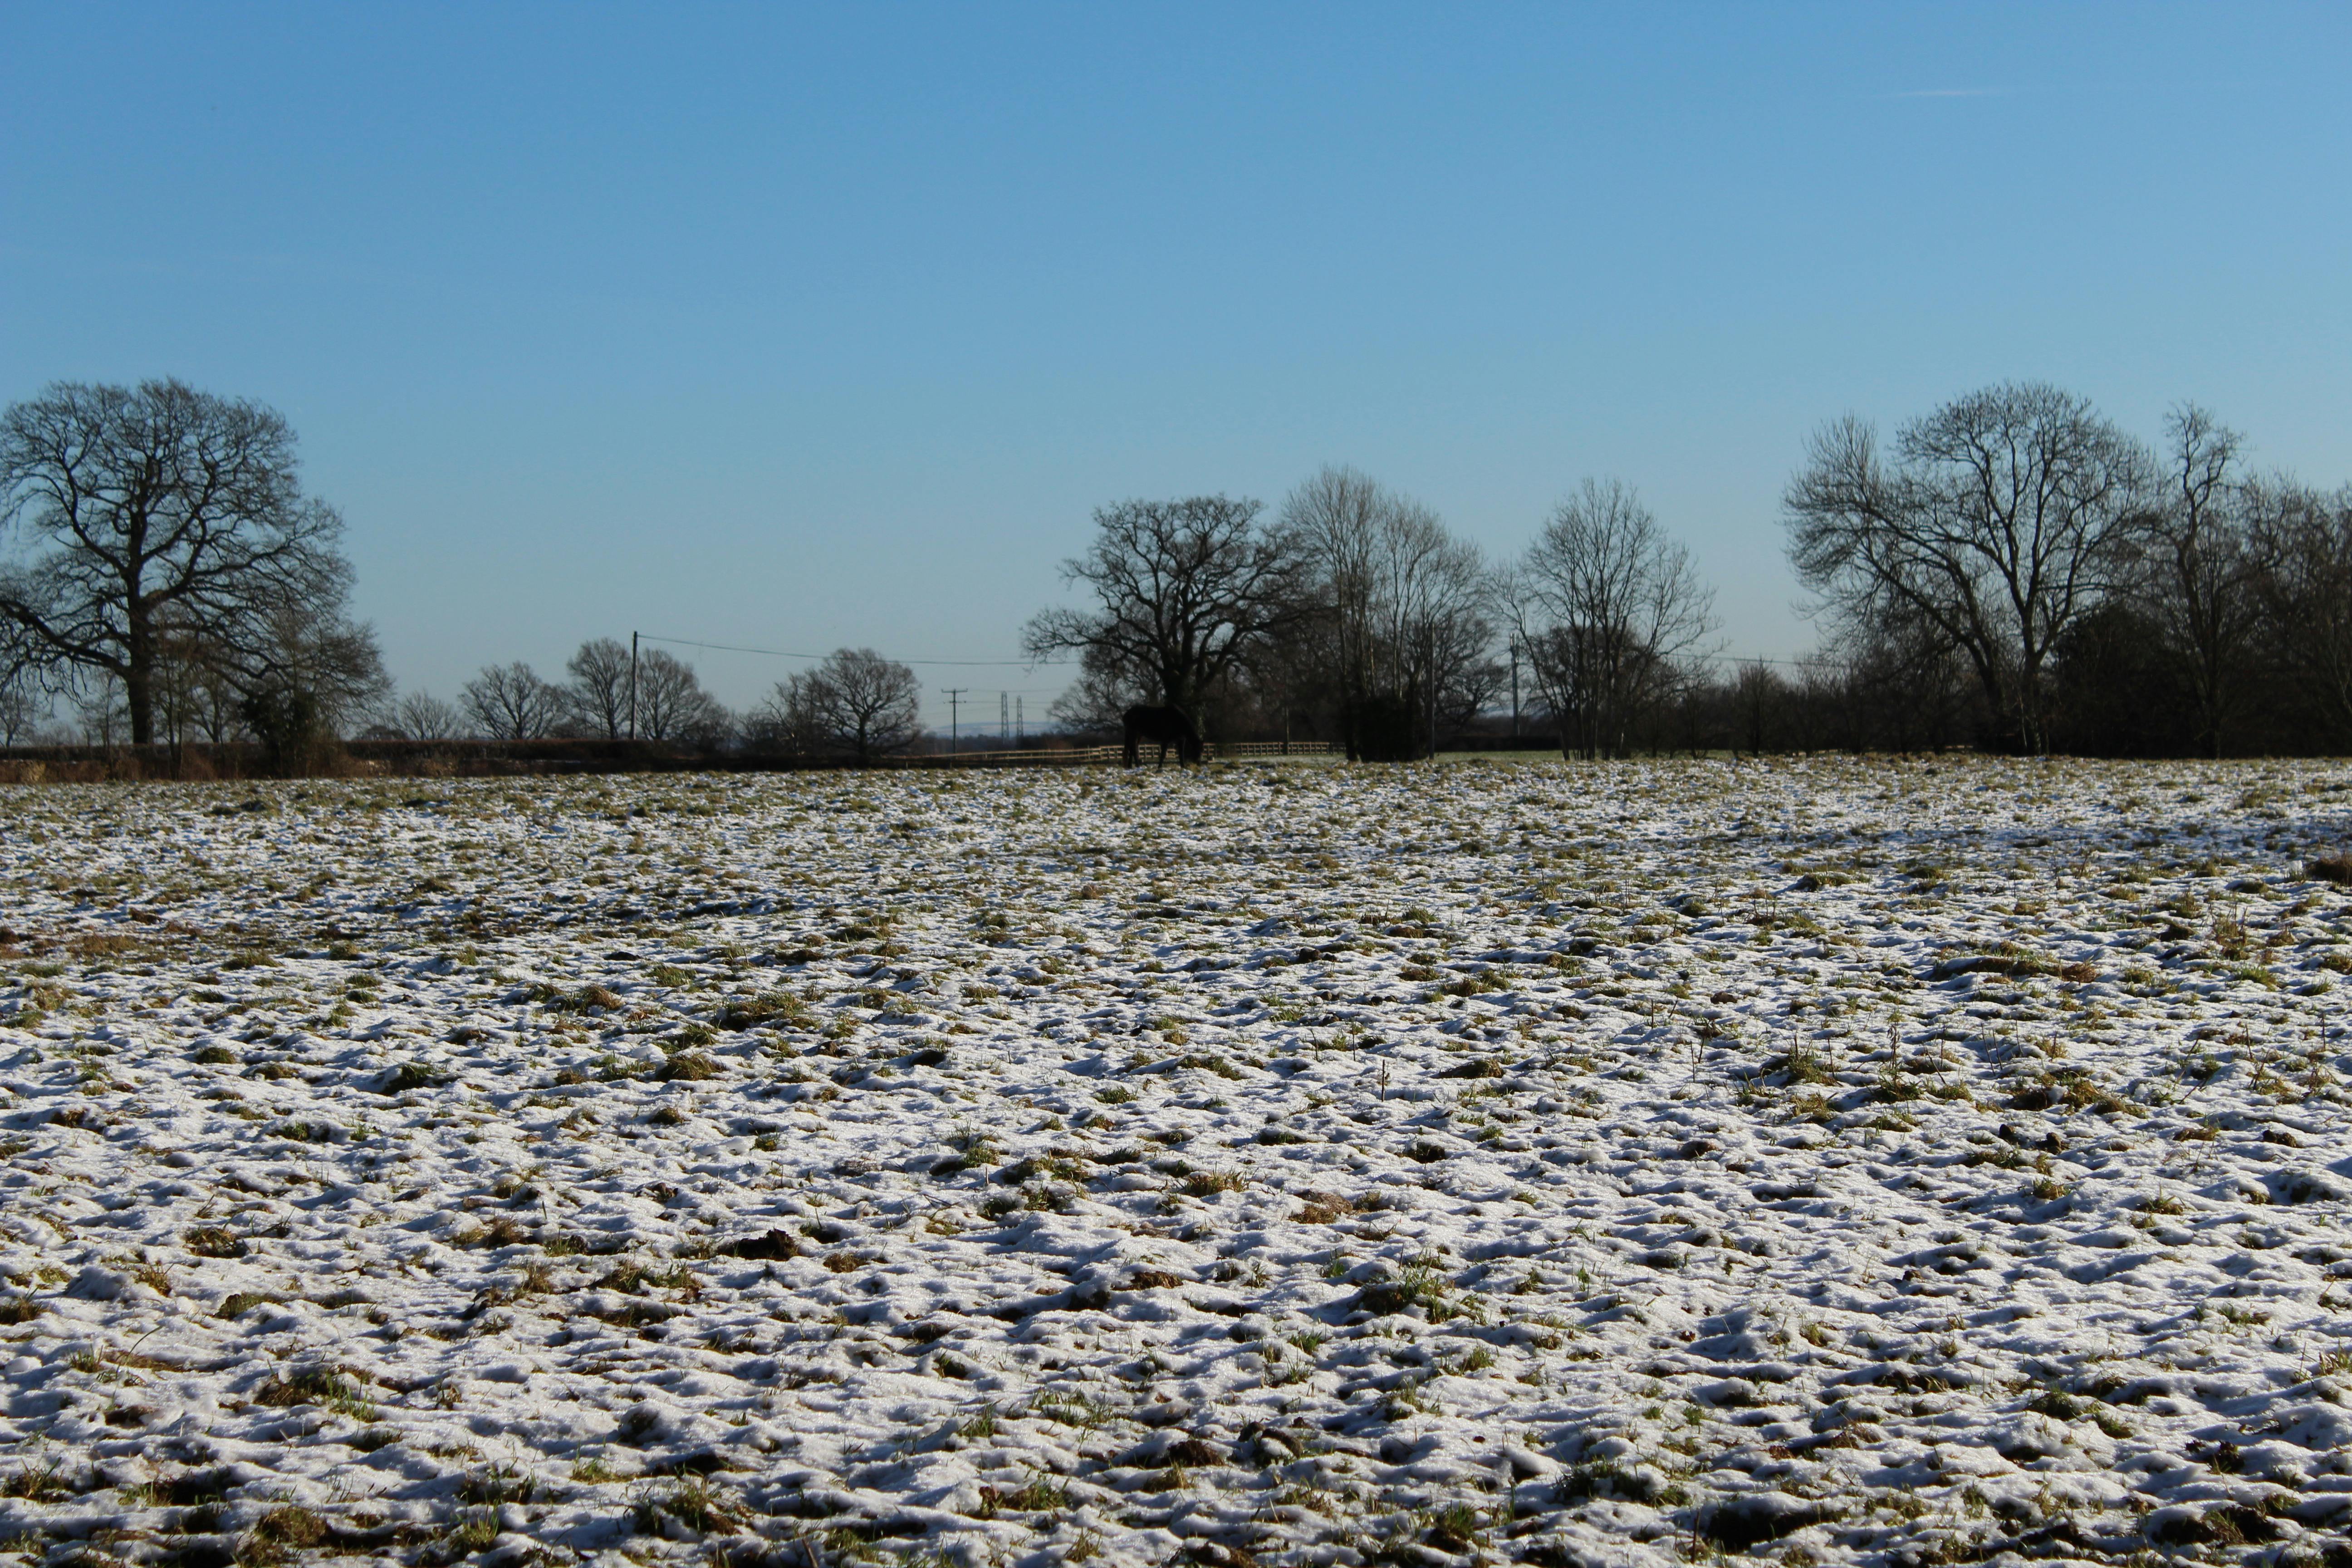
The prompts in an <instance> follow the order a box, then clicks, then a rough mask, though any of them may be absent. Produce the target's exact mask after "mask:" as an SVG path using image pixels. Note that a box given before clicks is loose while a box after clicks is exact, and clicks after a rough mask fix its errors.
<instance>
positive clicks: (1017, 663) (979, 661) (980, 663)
mask: <svg viewBox="0 0 2352 1568" xmlns="http://www.w3.org/2000/svg"><path fill="white" fill-rule="evenodd" d="M644 636H645V639H646V641H647V642H666V643H669V644H671V645H672V646H674V647H707V648H714V649H717V650H719V652H722V653H757V654H764V655H766V656H767V657H769V658H815V659H824V658H832V657H833V656H832V655H831V654H824V653H794V652H793V650H792V649H790V648H781V647H742V646H741V645H740V644H737V643H727V642H698V641H696V640H695V639H694V638H692V637H656V636H655V635H654V634H653V633H651V632H646V633H645V634H644ZM895 662H897V663H899V664H929V665H944V666H949V667H950V668H959V669H1035V668H1039V667H1041V666H1044V665H1057V664H1067V663H1069V662H1070V661H1069V660H1068V659H1066V658H1041V659H1037V660H1034V661H1031V660H1028V659H1019V658H902V659H898V660H897V661H895Z"/></svg>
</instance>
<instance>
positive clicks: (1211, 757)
mask: <svg viewBox="0 0 2352 1568" xmlns="http://www.w3.org/2000/svg"><path fill="white" fill-rule="evenodd" d="M1336 750H1337V748H1335V747H1334V746H1333V745H1332V744H1331V742H1328V741H1234V742H1226V743H1224V744H1223V745H1220V744H1216V743H1214V742H1204V743H1203V744H1202V747H1201V759H1202V761H1203V762H1239V761H1242V760H1244V759H1247V758H1254V757H1328V756H1330V755H1332V754H1333V752H1335V751H1336ZM1141 754H1142V757H1143V763H1144V765H1145V766H1146V767H1150V766H1151V765H1153V763H1154V762H1155V760H1156V759H1157V758H1158V757H1159V755H1160V748H1159V747H1158V746H1145V747H1144V748H1142V752H1141ZM1125 757H1126V752H1125V751H1124V749H1123V748H1121V747H1118V746H1059V747H1050V748H1039V749H1035V750H1032V751H993V752H933V753H931V754H929V755H927V756H919V757H891V758H888V759H887V761H886V762H885V763H884V764H883V765H885V766H888V767H894V768H1083V767H1100V766H1103V765H1106V764H1108V765H1113V766H1116V765H1117V764H1118V763H1120V762H1122V761H1124V760H1125ZM1168 761H1169V765H1170V766H1171V767H1172V766H1174V765H1175V762H1176V752H1175V748H1174V747H1172V746H1171V747H1170V748H1169V753H1168Z"/></svg>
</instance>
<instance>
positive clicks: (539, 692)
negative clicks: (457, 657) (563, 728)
mask: <svg viewBox="0 0 2352 1568" xmlns="http://www.w3.org/2000/svg"><path fill="white" fill-rule="evenodd" d="M457 700H458V702H459V703H460V704H461V705H462V706H463V707H464V708H465V710H466V712H467V716H468V717H469V718H471V719H472V720H473V721H474V723H475V725H476V726H477V727H478V729H479V731H480V732H481V733H482V734H483V735H484V736H485V737H487V738H488V739H489V740H493V741H537V740H541V739H542V738H544V737H545V736H547V735H548V734H550V733H551V732H552V731H554V729H555V727H556V725H557V724H558V723H560V722H561V721H562V718H563V711H564V700H563V690H562V688H561V687H557V686H551V685H549V684H548V683H547V682H546V681H544V680H541V679H540V678H539V673H538V671H536V670H534V669H532V668H531V667H530V666H529V665H527V664H524V663H522V662H521V661H520V660H517V661H516V662H515V663H512V664H487V665H484V666H483V667H482V672H481V673H480V674H479V675H478V676H476V677H474V679H471V680H469V681H467V682H466V684H465V686H464V687H463V688H461V689H459V691H458V693H457Z"/></svg>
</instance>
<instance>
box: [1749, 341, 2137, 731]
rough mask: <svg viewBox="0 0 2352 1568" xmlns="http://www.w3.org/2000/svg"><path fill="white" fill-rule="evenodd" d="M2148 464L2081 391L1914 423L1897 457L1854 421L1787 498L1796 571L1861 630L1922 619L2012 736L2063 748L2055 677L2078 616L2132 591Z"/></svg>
mask: <svg viewBox="0 0 2352 1568" xmlns="http://www.w3.org/2000/svg"><path fill="white" fill-rule="evenodd" d="M2150 505H2151V485H2150V468H2149V462H2148V459H2147V456H2146V454H2145V453H2144V452H2143V451H2142V450H2141V448H2140V447H2138V446H2137V444H2136V443H2134V442H2133V441H2132V440H2131V439H2130V438H2129V437H2126V436H2125V435H2124V434H2123V433H2122V432H2121V431H2119V430H2117V429H2116V427H2115V426H2112V425H2110V424H2108V423H2107V422H2106V421H2105V419H2102V418H2100V417H2099V416H2098V415H2097V414H2096V413H2095V411H2094V410H2093V409H2092V407H2091V405H2090V404H2089V403H2088V402H2087V401H2085V400H2084V399H2083V398H2080V397H2077V396H2075V395H2073V394H2072V393H2067V392H2062V391H2060V390H2059V389H2058V388H2057V387H2054V386H2049V385H2044V384H2039V383H2012V384H2003V385H2000V386H1994V387H1988V388H1986V389H1985V390H1983V391H1981V392H1973V393H1970V394H1969V395H1967V396H1965V397H1960V398H1957V399H1955V400H1954V401H1952V402H1950V403H1948V404H1946V405H1944V406H1943V407H1941V408H1939V409H1937V410H1936V412H1934V413H1933V414H1930V415H1928V416H1926V417H1925V418H1922V419H1916V420H1913V421H1912V422H1911V423H1910V424H1908V425H1906V426H1903V428H1902V429H1901V431H1899V432H1898V433H1897V434H1896V436H1895V447H1894V452H1893V455H1892V458H1891V460H1890V459H1889V458H1886V457H1883V456H1882V455H1881V454H1880V451H1879V447H1878V439H1877V435H1876V432H1875V431H1874V429H1873V428H1872V427H1871V426H1870V425H1868V424H1867V423H1865V422H1864V421H1863V420H1861V419H1858V418H1853V417H1848V418H1845V419H1842V420H1839V421H1837V422H1836V423H1834V424H1832V425H1830V426H1827V427H1826V428H1824V429H1823V430H1822V431H1821V432H1820V433H1819V434H1817V435H1816V436H1815V437H1813V439H1812V442H1811V449H1810V452H1809V454H1808V460H1807V462H1806V465H1805V467H1804V468H1802V469H1801V471H1800V472H1799V473H1798V475H1797V477H1796V478H1795V479H1792V480H1791V481H1790V485H1789V489H1788V493H1787V496H1786V500H1785V506H1786V510H1787V519H1788V526H1789V534H1790V550H1789V553H1790V560H1791V561H1792V562H1793V563H1794V564H1795V566H1796V568H1797V575H1798V577H1799V578H1800V579H1801V581H1802V582H1803V583H1804V584H1805V585H1806V586H1807V587H1808V588H1810V589H1811V590H1812V591H1813V592H1814V593H1815V594H1816V595H1819V596H1820V597H1821V599H1822V602H1823V603H1824V604H1825V605H1827V606H1829V607H1830V608H1832V609H1833V610H1835V611H1836V612H1838V613H1839V614H1841V615H1842V616H1844V617H1845V618H1847V619H1848V620H1850V621H1855V622H1869V621H1873V620H1880V619H1892V620H1895V621H1904V620H1909V619H1912V618H1915V617H1916V619H1919V620H1922V621H1925V622H1927V624H1929V625H1931V626H1934V627H1935V629H1936V630H1937V633H1938V634H1940V635H1941V636H1942V637H1944V638H1945V639H1947V640H1948V642H1949V643H1950V644H1951V645H1952V646H1953V647H1958V649H1960V650H1961V652H1962V653H1963V654H1965V655H1966V656H1967V658H1968V660H1969V664H1970V666H1971V667H1972V668H1974V669H1975V671H1976V676H1977V680H1978V683H1979V686H1980V687H1981V689H1982V690H1983V694H1984V699H1985V702H1986V705H1987V706H1988V708H1989V709H1990V710H1991V713H1992V715H1993V718H1994V721H1995V722H1996V723H1997V724H1998V725H1999V726H2000V740H2001V741H2002V742H2003V743H2005V744H2006V745H2008V746H2011V747H2013V748H2015V749H2017V750H2019V751H2023V752H2045V751H2047V750H2048V749H2049V744H2050V728H2049V713H2048V704H2047V700H2046V691H2045V684H2046V675H2047V671H2048V667H2049V665H2050V662H2051V658H2052V655H2053V652H2054V651H2055V649H2056V648H2057V647H2058V646H2059V643H2060V640H2061V639H2062V638H2063V637H2064V636H2065V634H2066V632H2067V631H2068V629H2069V628H2070V627H2071V626H2074V623H2075V622H2076V620H2077V619H2078V618H2080V617H2081V616H2084V615H2086V614H2087V613H2089V612H2090V611H2091V610H2092V609H2094V608H2095V607H2096V606H2097V605H2099V604H2100V603H2101V602H2102V600H2104V599H2105V597H2106V596H2107V595H2109V594H2110V593H2111V592H2112V591H2114V590H2116V588H2118V587H2120V586H2122V585H2123V584H2124V583H2125V581H2126V577H2127V574H2128V572H2129V570H2130V568H2131V565H2132V563H2133V560H2134V557H2135V554H2136V550H2137V544H2138V543H2139V542H2140V540H2141V538H2142V537H2143V535H2144V533H2145V525H2146V523H2147V518H2148V515H2149V510H2150Z"/></svg>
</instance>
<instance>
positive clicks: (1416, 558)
mask: <svg viewBox="0 0 2352 1568" xmlns="http://www.w3.org/2000/svg"><path fill="white" fill-rule="evenodd" d="M1282 521H1283V530H1284V534H1285V536H1286V539H1287V540H1288V541H1290V542H1292V544H1293V545H1294V546H1295V548H1296V549H1297V551H1298V552H1300V554H1301V557H1302V559H1303V562H1304V563H1305V567H1306V571H1305V574H1304V580H1303V583H1302V584H1301V585H1302V587H1304V588H1305V590H1306V592H1305V594H1304V595H1302V602H1303V603H1304V604H1306V605H1311V606H1312V608H1313V610H1314V611H1315V613H1316V615H1317V616H1318V619H1319V620H1320V621H1321V623H1322V630H1323V632H1324V637H1323V639H1322V641H1323V646H1324V648H1325V650H1326V652H1327V656H1328V675H1327V679H1328V682H1329V684H1330V687H1331V689H1332V695H1333V698H1334V700H1335V703H1336V705H1337V707H1338V709H1339V724H1340V731H1341V735H1342V739H1343V743H1344V745H1345V748H1346V751H1347V753H1348V755H1349V758H1350V759H1362V758H1372V759H1374V760H1385V759H1395V758H1399V757H1406V756H1413V755H1419V754H1423V753H1424V752H1428V751H1429V750H1431V749H1433V748H1434V747H1435V746H1436V744H1437V742H1438V731H1439V730H1440V728H1441V727H1446V728H1454V727H1458V726H1459V725H1460V724H1461V723H1462V722H1464V721H1465V720H1466V719H1467V718H1468V717H1469V716H1471V715H1475V713H1476V712H1477V710H1479V708H1480V707H1482V706H1483V705H1484V704H1485V702H1486V700H1488V699H1489V698H1491V697H1492V696H1493V695H1494V692H1495V689H1496V684H1497V682H1498V680H1499V673H1498V670H1499V667H1498V666H1496V663H1495V660H1494V658H1493V657H1492V655H1493V647H1494V640H1495V629H1494V624H1493V621H1492V619H1491V618H1490V617H1489V616H1488V614H1487V605H1488V602H1489V596H1490V595H1489V593H1488V584H1487V579H1486V565H1485V563H1484V562H1483V561H1482V560H1481V559H1480V558H1479V554H1478V551H1477V548H1476V547H1475V545H1471V544H1469V543H1466V542H1463V541H1461V540H1457V539H1455V538H1454V536H1453V535H1452V534H1451V533H1449V532H1448V531H1446V528H1445V525H1444V522H1443V521H1440V520H1439V518H1438V516H1437V514H1436V513H1435V512H1433V511H1432V510H1430V509H1429V508H1427V507H1425V506H1423V505H1422V504H1421V503H1420V502H1419V501H1416V500H1412V499H1411V498H1409V497H1406V496H1402V495H1398V494H1396V493H1395V492H1393V491H1391V490H1389V489H1385V488H1384V487H1382V486H1381V485H1380V484H1378V483H1377V482H1375V481H1374V480H1372V479H1370V478H1368V477H1366V476H1365V475H1363V474H1361V473H1359V472H1357V471H1356V470H1355V469H1353V468H1325V469H1323V470H1322V472H1320V473H1318V474H1317V475H1316V476H1315V477H1314V478H1313V479H1308V480H1307V482H1306V483H1305V484H1302V485H1300V486H1299V487H1298V488H1297V489H1295V490H1293V491H1292V492H1291V494H1290V496H1289V498H1288V499H1287V500H1285V501H1284V503H1283V510H1282Z"/></svg>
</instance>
